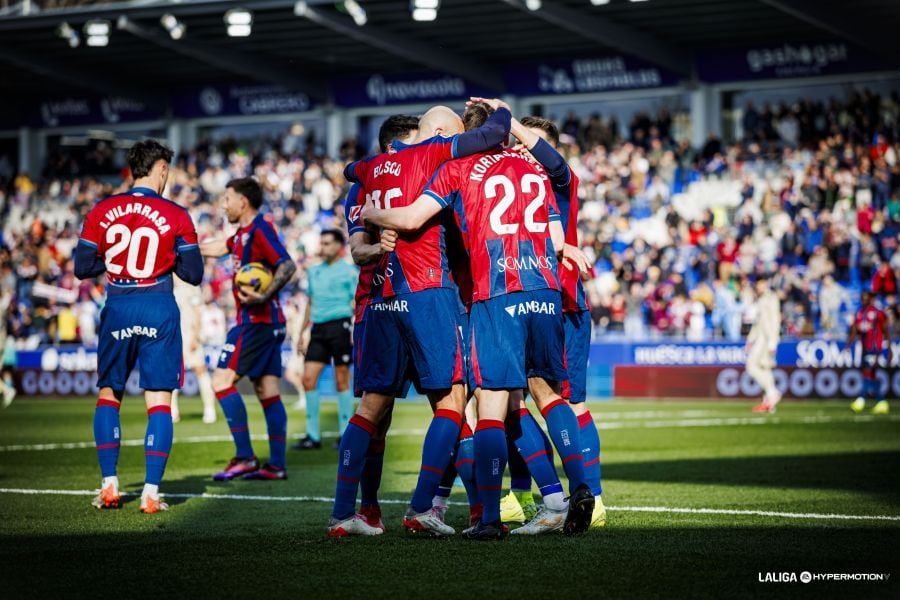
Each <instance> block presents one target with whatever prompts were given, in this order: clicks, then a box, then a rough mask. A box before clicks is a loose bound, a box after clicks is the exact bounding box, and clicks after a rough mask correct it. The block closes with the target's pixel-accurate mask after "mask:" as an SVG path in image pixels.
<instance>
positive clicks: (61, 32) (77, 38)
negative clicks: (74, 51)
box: [56, 21, 81, 48]
mask: <svg viewBox="0 0 900 600" xmlns="http://www.w3.org/2000/svg"><path fill="white" fill-rule="evenodd" d="M56 35H58V36H59V37H61V38H62V39H64V40H66V41H67V42H68V43H69V47H70V48H77V47H78V46H80V45H81V35H80V34H79V33H78V32H77V31H76V30H75V29H72V26H71V25H69V24H68V23H66V22H65V21H63V22H62V23H61V24H60V26H59V27H57V28H56Z"/></svg>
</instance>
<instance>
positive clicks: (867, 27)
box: [760, 0, 900, 60]
mask: <svg viewBox="0 0 900 600" xmlns="http://www.w3.org/2000/svg"><path fill="white" fill-rule="evenodd" d="M760 2H762V3H763V4H768V5H769V6H771V7H773V8H777V9H778V10H780V11H781V12H783V13H786V14H789V15H791V16H792V17H796V18H797V19H800V20H801V21H803V22H804V23H808V24H810V25H812V26H813V27H816V28H818V29H821V30H823V31H827V32H828V33H831V34H832V35H836V36H838V37H839V38H841V39H844V40H847V41H849V42H853V43H854V44H857V45H859V46H862V47H863V48H866V49H868V50H870V51H872V52H874V53H875V54H878V55H880V56H884V57H886V58H890V59H892V60H900V39H898V37H897V34H896V32H895V31H889V30H888V29H886V28H885V27H883V26H882V25H881V24H880V23H879V22H878V21H877V20H871V19H867V20H866V22H865V23H863V22H861V21H860V19H859V18H857V17H855V16H854V14H853V11H852V6H850V5H846V8H847V9H848V10H844V11H837V10H834V9H832V8H829V7H828V6H823V4H822V3H821V2H816V1H810V0H760Z"/></svg>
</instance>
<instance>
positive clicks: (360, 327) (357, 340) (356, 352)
mask: <svg viewBox="0 0 900 600" xmlns="http://www.w3.org/2000/svg"><path fill="white" fill-rule="evenodd" d="M365 335H366V317H365V315H363V318H362V319H360V321H359V323H354V324H353V395H354V396H356V397H357V398H362V394H363V389H362V388H361V387H359V365H360V362H359V361H360V358H361V357H362V350H361V349H362V339H363V337H365Z"/></svg>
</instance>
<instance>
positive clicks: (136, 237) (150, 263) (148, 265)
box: [106, 223, 159, 279]
mask: <svg viewBox="0 0 900 600" xmlns="http://www.w3.org/2000/svg"><path fill="white" fill-rule="evenodd" d="M106 243H107V244H112V246H110V247H109V250H107V251H106V270H107V271H109V272H110V273H112V274H113V275H119V274H121V273H122V271H123V268H122V265H117V264H115V263H113V262H112V261H113V259H114V258H115V257H117V256H118V255H120V254H122V253H123V252H125V251H126V250H127V251H128V255H127V256H126V257H125V268H127V269H128V272H127V273H125V275H126V276H127V277H134V278H135V279H143V278H145V277H149V276H150V274H151V273H153V268H154V267H155V266H156V254H157V252H158V251H159V234H158V233H156V231H154V230H153V229H150V228H149V227H138V228H137V229H135V230H134V233H132V232H131V230H130V229H128V227H127V226H125V225H122V224H121V223H117V224H116V225H113V226H112V227H110V228H109V229H107V230H106ZM142 244H146V251H145V252H144V264H143V266H141V267H138V264H137V263H138V260H140V254H141V245H142Z"/></svg>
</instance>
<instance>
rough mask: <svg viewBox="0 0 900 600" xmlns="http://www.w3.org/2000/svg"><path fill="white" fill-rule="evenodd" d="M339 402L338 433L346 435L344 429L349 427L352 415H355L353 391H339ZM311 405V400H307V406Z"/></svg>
mask: <svg viewBox="0 0 900 600" xmlns="http://www.w3.org/2000/svg"><path fill="white" fill-rule="evenodd" d="M337 403H338V433H339V434H340V435H344V430H345V429H347V423H349V422H350V417H352V416H353V392H351V391H350V390H344V391H343V392H338V393H337ZM308 405H309V400H307V406H308Z"/></svg>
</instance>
